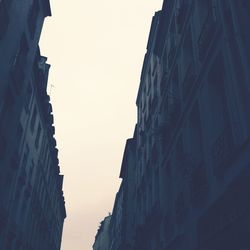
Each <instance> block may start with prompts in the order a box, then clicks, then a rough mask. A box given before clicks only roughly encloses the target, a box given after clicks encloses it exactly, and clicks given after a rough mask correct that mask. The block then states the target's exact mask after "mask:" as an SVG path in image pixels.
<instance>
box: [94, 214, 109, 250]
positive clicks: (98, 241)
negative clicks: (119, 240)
mask: <svg viewBox="0 0 250 250" xmlns="http://www.w3.org/2000/svg"><path fill="white" fill-rule="evenodd" d="M110 219H111V215H109V216H107V217H105V218H104V220H103V221H102V222H101V225H100V227H99V229H98V232H97V234H96V237H95V243H94V245H93V250H109V246H110V234H109V225H110Z"/></svg>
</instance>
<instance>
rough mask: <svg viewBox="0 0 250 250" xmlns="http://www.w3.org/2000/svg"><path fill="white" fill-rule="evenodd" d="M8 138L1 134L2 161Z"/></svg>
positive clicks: (0, 149) (0, 151) (0, 156)
mask: <svg viewBox="0 0 250 250" xmlns="http://www.w3.org/2000/svg"><path fill="white" fill-rule="evenodd" d="M6 146H7V145H6V140H5V139H4V137H3V136H0V161H1V160H3V158H4V155H5V152H6Z"/></svg>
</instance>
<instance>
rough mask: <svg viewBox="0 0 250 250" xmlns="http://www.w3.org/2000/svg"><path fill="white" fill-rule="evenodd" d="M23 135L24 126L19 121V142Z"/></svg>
mask: <svg viewBox="0 0 250 250" xmlns="http://www.w3.org/2000/svg"><path fill="white" fill-rule="evenodd" d="M22 135H23V126H22V124H21V123H20V122H19V123H18V126H17V141H18V142H19V141H20V140H21V138H22Z"/></svg>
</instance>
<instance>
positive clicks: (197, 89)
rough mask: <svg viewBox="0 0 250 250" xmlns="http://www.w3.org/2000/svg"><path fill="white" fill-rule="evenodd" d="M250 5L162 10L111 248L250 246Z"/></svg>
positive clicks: (185, 3)
mask: <svg viewBox="0 0 250 250" xmlns="http://www.w3.org/2000/svg"><path fill="white" fill-rule="evenodd" d="M249 11H250V2H249V1H244V0H227V1H220V0H203V1H202V0H193V1H191V0H168V1H167V0H165V1H164V3H163V8H162V10H161V11H159V12H157V13H156V14H155V16H154V18H153V21H152V26H151V31H150V35H149V40H148V45H147V53H146V55H145V59H144V64H143V69H142V74H141V82H140V87H139V91H138V97H137V101H136V103H137V108H138V120H137V125H136V129H135V134H134V136H133V138H132V139H130V140H129V141H128V143H127V145H126V149H125V154H124V159H123V163H122V169H121V176H120V177H121V178H123V180H122V184H121V187H120V190H119V192H118V194H117V197H116V201H115V205H114V209H113V213H112V218H111V223H110V232H111V235H112V239H113V241H114V242H112V241H111V243H110V244H111V248H110V249H111V250H123V249H126V250H128V249H130V250H139V249H140V250H221V249H227V250H236V249H240V250H246V249H250V237H249V233H250V200H249V195H250V168H249V165H250V144H249V138H250V81H249V80H250V71H249V66H250V65H249V62H250V47H249V44H250V33H249V28H248V23H249V22H250V16H249ZM128 147H129V149H128ZM127 159H130V160H127ZM127 183H129V185H127ZM128 211H129V212H128ZM118 229H119V230H118ZM121 232H125V233H121ZM127 232H129V233H127Z"/></svg>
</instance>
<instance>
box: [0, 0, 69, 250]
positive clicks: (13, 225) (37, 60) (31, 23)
mask: <svg viewBox="0 0 250 250" xmlns="http://www.w3.org/2000/svg"><path fill="white" fill-rule="evenodd" d="M50 15H51V11H50V4H49V1H48V0H34V1H33V0H32V1H31V0H25V1H21V2H20V1H18V0H11V1H9V0H8V1H6V0H3V1H1V2H0V55H1V57H0V169H1V171H0V199H1V203H0V249H6V250H11V249H13V250H14V249H15V250H19V249H20V250H21V249H23V250H31V249H34V250H44V249H48V250H52V249H53V250H59V249H60V245H61V235H62V228H63V222H64V218H65V217H66V212H65V205H64V198H63V193H62V184H63V176H62V175H60V170H59V165H58V164H59V161H58V157H57V155H58V150H57V149H56V141H55V138H54V132H55V128H54V126H53V114H52V106H51V104H50V99H49V96H48V95H47V92H46V89H47V81H48V74H49V67H50V66H49V65H48V64H47V63H46V58H45V57H43V56H41V55H40V51H39V47H38V42H39V38H40V34H41V30H42V26H43V22H44V18H45V17H46V16H50Z"/></svg>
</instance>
